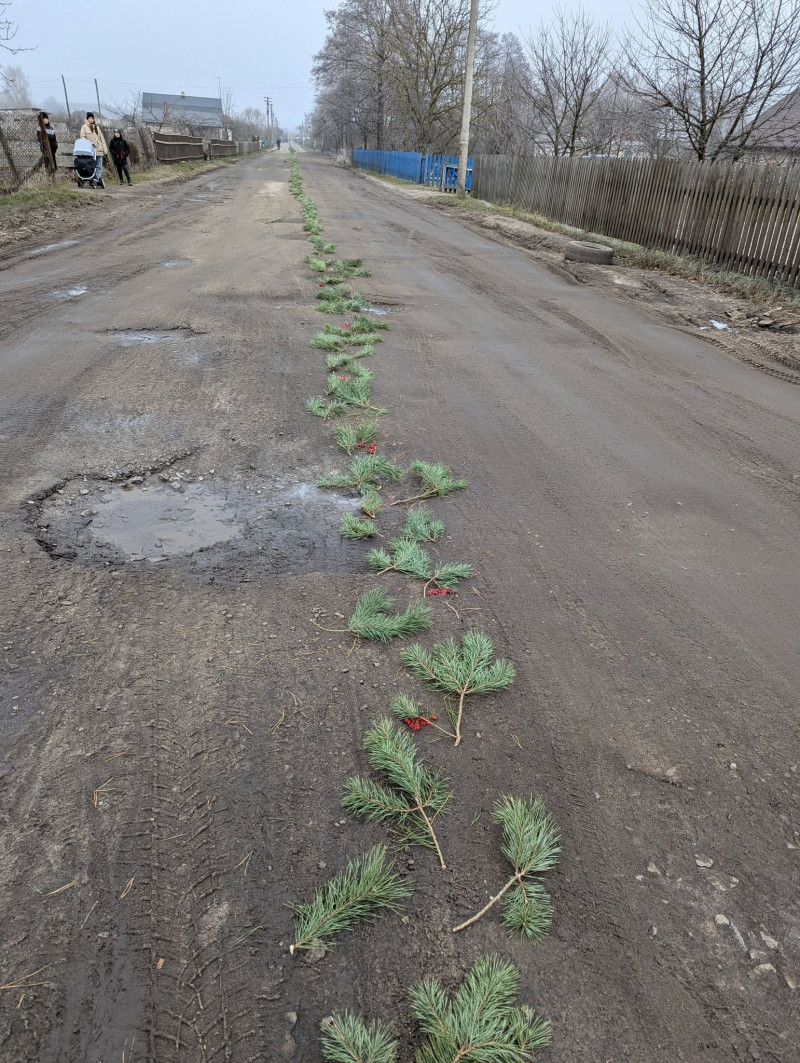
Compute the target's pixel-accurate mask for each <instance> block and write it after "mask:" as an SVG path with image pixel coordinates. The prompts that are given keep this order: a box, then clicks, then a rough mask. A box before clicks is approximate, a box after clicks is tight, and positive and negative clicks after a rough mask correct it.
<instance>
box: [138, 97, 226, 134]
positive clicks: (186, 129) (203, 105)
mask: <svg viewBox="0 0 800 1063" xmlns="http://www.w3.org/2000/svg"><path fill="white" fill-rule="evenodd" d="M142 118H143V119H144V121H145V122H146V123H147V125H148V126H151V127H153V126H156V127H158V129H159V130H161V132H163V133H168V132H174V133H191V134H193V135H195V136H215V137H222V136H224V126H225V121H224V119H223V115H222V100H219V99H216V98H214V97H213V96H187V95H186V93H185V92H182V93H181V94H180V95H176V94H174V93H170V92H143V93H142Z"/></svg>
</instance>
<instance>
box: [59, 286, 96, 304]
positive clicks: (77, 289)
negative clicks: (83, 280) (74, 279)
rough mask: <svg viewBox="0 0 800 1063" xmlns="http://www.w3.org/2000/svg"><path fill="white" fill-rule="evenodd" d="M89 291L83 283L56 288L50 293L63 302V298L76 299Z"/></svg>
mask: <svg viewBox="0 0 800 1063" xmlns="http://www.w3.org/2000/svg"><path fill="white" fill-rule="evenodd" d="M88 291H89V289H88V287H87V286H86V285H85V284H76V285H75V286H74V287H73V288H57V289H56V290H55V291H54V292H51V295H52V297H53V298H54V299H57V300H58V301H59V302H63V301H64V300H65V299H77V298H78V296H80V295H86V293H87V292H88Z"/></svg>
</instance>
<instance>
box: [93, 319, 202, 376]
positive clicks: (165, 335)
mask: <svg viewBox="0 0 800 1063" xmlns="http://www.w3.org/2000/svg"><path fill="white" fill-rule="evenodd" d="M108 335H109V338H110V339H112V340H113V341H114V343H116V344H117V346H119V347H137V346H150V345H153V346H155V345H159V344H162V345H166V344H170V345H171V354H173V355H174V356H175V359H176V360H177V361H178V362H179V363H180V364H181V365H185V366H189V367H194V366H198V365H199V364H200V362H201V361H202V360H203V352H202V351H201V350H200V347H199V346H198V345H197V343H195V342H194V335H195V334H194V332H193V331H192V330H191V329H189V328H175V329H111V330H109V333H108Z"/></svg>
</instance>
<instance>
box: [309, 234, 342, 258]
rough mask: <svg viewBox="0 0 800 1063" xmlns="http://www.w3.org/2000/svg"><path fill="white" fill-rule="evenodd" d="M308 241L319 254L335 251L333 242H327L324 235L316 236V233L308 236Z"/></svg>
mask: <svg viewBox="0 0 800 1063" xmlns="http://www.w3.org/2000/svg"><path fill="white" fill-rule="evenodd" d="M308 242H309V243H310V244H311V246H312V247H313V248H314V250H315V251H316V252H317V254H319V255H332V254H334V253H335V252H336V246H335V245H334V244H331V243H328V241H327V240H326V239H325V237H324V236H318V235H317V234H316V233H314V234H312V235H311V236H309V238H308Z"/></svg>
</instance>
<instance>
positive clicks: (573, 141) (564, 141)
mask: <svg viewBox="0 0 800 1063" xmlns="http://www.w3.org/2000/svg"><path fill="white" fill-rule="evenodd" d="M524 41H525V47H526V51H527V54H528V62H529V64H530V71H531V83H532V90H531V91H532V96H531V105H532V108H533V111H534V114H535V118H536V119H537V124H538V126H539V134H540V136H541V138H542V140H543V141H544V143H546V144H547V145H548V146H549V148H550V150H551V151H552V153H553V154H554V155H574V154H575V153H576V151H577V150H578V147H579V141H580V138H581V136H582V135H583V132H584V126H585V124H586V120H587V117H588V116H589V114H590V113H591V110H592V108H593V107H594V106H595V104H596V103H597V101H598V99H599V98H600V94H601V93H602V91H603V87H604V86H605V84H606V82H607V80H608V77H609V74H610V72H611V69H612V65H613V61H614V56H613V48H614V37H613V33H612V30H611V26H610V25H609V24H608V23H599V22H595V21H594V20H593V19H592V18H591V16H589V15H587V14H586V13H585V12H584V11H582V10H581V9H580V8H579V9H578V10H577V11H566V10H564V9H563V8H556V10H555V13H554V18H553V21H552V22H551V23H549V24H545V23H542V24H541V25H540V26H539V28H538V30H536V31H535V32H534V31H533V30H531V31H529V32H528V34H527V35H526V36H525V37H524Z"/></svg>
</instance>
